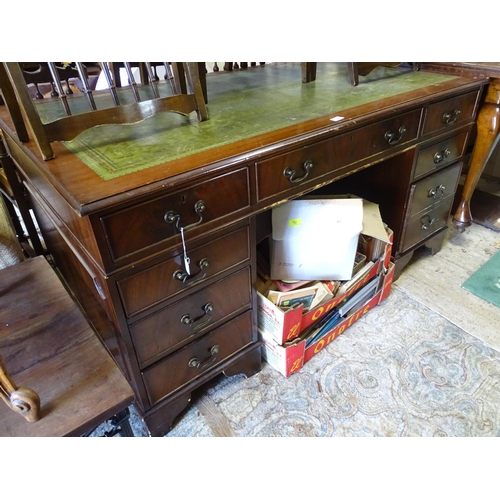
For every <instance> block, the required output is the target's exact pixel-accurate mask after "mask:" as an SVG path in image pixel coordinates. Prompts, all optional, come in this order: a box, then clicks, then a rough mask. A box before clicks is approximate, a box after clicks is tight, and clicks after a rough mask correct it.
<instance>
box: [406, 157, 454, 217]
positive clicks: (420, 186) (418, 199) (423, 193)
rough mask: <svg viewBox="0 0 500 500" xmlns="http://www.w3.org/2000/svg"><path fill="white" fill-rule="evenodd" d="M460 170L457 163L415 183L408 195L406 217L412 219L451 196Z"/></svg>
mask: <svg viewBox="0 0 500 500" xmlns="http://www.w3.org/2000/svg"><path fill="white" fill-rule="evenodd" d="M461 169H462V164H461V163H457V164H455V165H454V166H452V167H449V168H446V169H445V170H440V171H439V172H436V173H435V174H433V175H431V176H429V177H427V178H425V179H423V180H421V181H419V182H417V183H415V184H414V185H413V186H412V192H411V195H410V200H409V205H410V208H409V211H408V217H409V218H412V217H414V216H415V215H417V214H418V213H420V212H422V211H425V210H427V209H429V208H431V207H432V206H435V205H437V204H438V203H441V202H442V201H443V200H444V199H445V198H447V197H449V196H453V195H454V194H455V190H456V188H457V184H458V178H459V176H460V171H461Z"/></svg>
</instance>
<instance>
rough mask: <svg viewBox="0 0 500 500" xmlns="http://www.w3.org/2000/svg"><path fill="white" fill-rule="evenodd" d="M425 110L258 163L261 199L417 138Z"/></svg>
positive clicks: (374, 124)
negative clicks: (422, 113)
mask: <svg viewBox="0 0 500 500" xmlns="http://www.w3.org/2000/svg"><path fill="white" fill-rule="evenodd" d="M421 112H422V111H421V109H416V110H414V111H410V112H408V113H404V114H402V115H398V116H395V117H393V118H389V119H388V120H384V121H382V122H377V123H373V124H371V125H366V126H365V127H361V128H359V129H356V130H353V131H351V132H345V133H344V134H341V135H339V136H336V137H333V138H332V139H330V140H327V141H323V142H320V143H318V144H314V145H312V146H308V147H305V148H302V149H299V150H296V151H292V152H290V153H287V154H284V155H281V156H278V157H276V158H272V159H270V160H266V161H263V162H260V163H257V165H256V167H257V198H258V200H263V199H266V198H269V197H271V196H274V195H277V194H279V193H283V192H284V191H287V190H288V189H292V188H293V187H295V186H296V185H299V184H305V183H309V182H310V181H313V180H316V179H318V178H319V177H321V176H323V175H325V174H328V173H330V172H335V171H336V170H341V169H343V168H344V167H347V166H349V165H351V164H353V163H356V162H358V161H360V160H363V159H365V158H369V157H371V156H374V155H376V154H379V153H382V152H384V151H387V150H390V149H392V148H394V147H396V146H400V145H402V144H405V143H406V142H408V141H411V140H413V139H415V138H416V137H417V135H418V127H419V123H420V116H421Z"/></svg>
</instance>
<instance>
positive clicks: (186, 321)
mask: <svg viewBox="0 0 500 500" xmlns="http://www.w3.org/2000/svg"><path fill="white" fill-rule="evenodd" d="M202 309H203V311H204V312H203V314H201V315H200V316H197V317H196V318H191V315H190V314H184V315H183V316H182V317H181V323H182V324H183V325H187V326H189V327H193V326H194V328H193V329H194V330H199V329H200V328H203V327H204V326H205V325H207V324H208V323H210V321H212V317H211V316H208V319H206V320H205V321H203V322H202V323H198V324H196V325H195V323H197V322H198V321H200V320H201V319H203V318H204V317H205V316H207V315H209V314H210V313H211V312H212V311H213V310H214V306H213V305H212V304H211V303H210V302H207V303H206V304H205V305H204V306H203V308H202Z"/></svg>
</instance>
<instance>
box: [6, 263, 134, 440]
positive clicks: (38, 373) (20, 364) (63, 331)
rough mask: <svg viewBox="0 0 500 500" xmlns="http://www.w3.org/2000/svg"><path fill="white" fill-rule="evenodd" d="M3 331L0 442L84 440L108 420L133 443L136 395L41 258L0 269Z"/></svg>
mask: <svg viewBox="0 0 500 500" xmlns="http://www.w3.org/2000/svg"><path fill="white" fill-rule="evenodd" d="M0 324H1V325H2V328H1V329H0V353H1V356H2V358H3V362H2V363H0V396H1V399H3V400H4V401H5V403H7V404H3V403H2V401H0V436H2V437H6V436H13V437H14V436H24V437H29V436H36V437H42V436H52V437H57V436H82V435H88V434H89V433H90V432H92V431H93V430H94V429H95V428H96V427H97V426H98V425H99V424H101V423H103V422H105V421H109V420H115V421H119V422H120V426H121V429H120V430H121V431H122V432H121V433H122V435H124V434H125V435H126V436H133V434H132V432H131V430H130V427H129V426H128V421H127V422H126V423H125V422H124V420H123V418H122V417H123V416H124V415H125V416H127V415H128V407H129V406H130V405H131V404H132V403H133V401H134V392H133V390H132V388H131V387H130V385H129V384H128V382H127V380H126V379H125V376H124V375H123V374H122V372H121V371H120V369H119V368H118V366H117V365H116V363H115V361H114V360H113V359H112V357H111V355H110V354H109V352H108V351H107V349H106V348H105V347H104V346H103V345H102V343H101V341H100V340H99V338H98V337H97V335H96V334H95V332H94V331H93V330H92V328H91V327H90V326H89V324H88V323H87V320H86V319H85V317H84V316H83V314H82V313H81V311H80V309H79V308H78V306H77V305H76V304H75V303H74V302H73V300H72V298H71V296H70V295H69V294H68V292H67V291H66V289H65V288H64V286H63V284H62V283H61V281H60V280H59V278H58V276H57V274H56V273H55V271H54V270H53V269H52V267H51V266H50V265H49V263H48V262H47V260H46V259H45V257H43V256H38V257H35V258H32V259H26V260H24V261H22V262H20V263H18V264H14V265H11V266H9V267H7V268H5V269H1V270H0ZM19 413H20V414H21V415H20V414H19ZM23 417H24V418H23Z"/></svg>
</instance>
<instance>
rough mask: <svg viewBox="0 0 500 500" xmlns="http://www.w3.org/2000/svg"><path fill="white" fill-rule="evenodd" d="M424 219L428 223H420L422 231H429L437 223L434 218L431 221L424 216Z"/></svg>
mask: <svg viewBox="0 0 500 500" xmlns="http://www.w3.org/2000/svg"><path fill="white" fill-rule="evenodd" d="M425 217H427V220H428V222H427V223H425V222H422V229H423V230H427V229H429V228H430V227H431V226H433V225H434V224H435V223H436V222H437V219H435V218H432V219H431V218H430V217H429V216H428V215H426V216H425ZM422 220H423V219H422Z"/></svg>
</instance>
